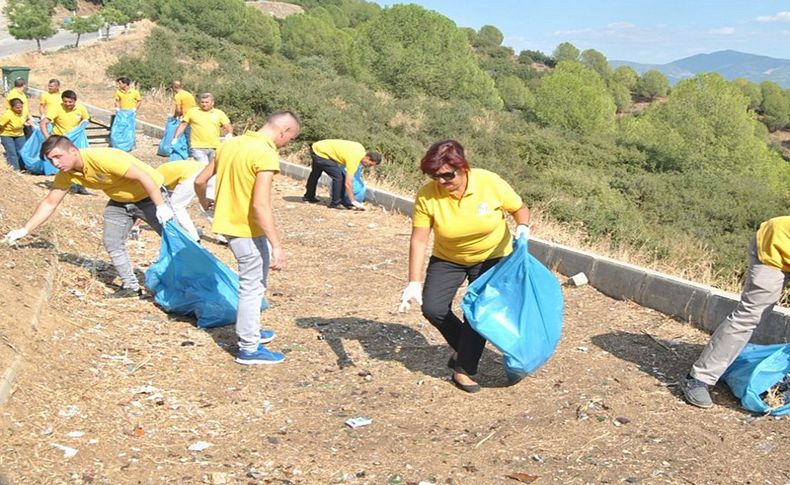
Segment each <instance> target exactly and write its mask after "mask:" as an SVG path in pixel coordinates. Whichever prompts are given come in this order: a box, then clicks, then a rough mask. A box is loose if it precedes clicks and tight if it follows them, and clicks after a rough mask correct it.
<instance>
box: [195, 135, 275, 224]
mask: <svg viewBox="0 0 790 485" xmlns="http://www.w3.org/2000/svg"><path fill="white" fill-rule="evenodd" d="M214 160H215V162H214V163H216V167H217V175H216V194H215V202H214V223H213V225H212V227H211V230H212V231H214V232H216V233H219V234H226V235H228V236H235V237H258V236H263V235H264V232H263V228H261V227H260V226H259V225H258V222H257V221H256V220H255V216H254V214H253V212H252V193H253V188H254V187H255V178H256V177H257V175H258V173H259V172H265V171H270V172H275V173H277V172H279V171H280V156H279V154H278V152H277V147H276V145H275V144H274V142H273V141H272V140H271V139H270V138H268V137H266V136H264V135H262V134H260V133H258V132H254V131H248V132H246V133H244V134H243V135H242V136H237V137H236V138H232V139H230V140H228V141H226V142H225V143H223V144H222V146H220V147H219V150H217V154H216V156H215V158H214Z"/></svg>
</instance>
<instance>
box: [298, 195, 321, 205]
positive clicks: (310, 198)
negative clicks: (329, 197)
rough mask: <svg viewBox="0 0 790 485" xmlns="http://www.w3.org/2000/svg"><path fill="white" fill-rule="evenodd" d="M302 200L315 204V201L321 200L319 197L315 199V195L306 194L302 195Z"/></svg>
mask: <svg viewBox="0 0 790 485" xmlns="http://www.w3.org/2000/svg"><path fill="white" fill-rule="evenodd" d="M302 202H308V203H310V204H317V203H319V202H321V201H320V200H319V199H317V198H316V197H308V196H306V195H305V196H303V197H302Z"/></svg>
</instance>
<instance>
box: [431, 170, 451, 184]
mask: <svg viewBox="0 0 790 485" xmlns="http://www.w3.org/2000/svg"><path fill="white" fill-rule="evenodd" d="M456 174H457V172H456V171H455V170H452V171H450V172H442V173H432V174H429V175H428V176H429V177H431V178H432V179H434V180H439V179H442V180H444V181H445V182H449V181H450V180H452V179H454V178H455V176H456Z"/></svg>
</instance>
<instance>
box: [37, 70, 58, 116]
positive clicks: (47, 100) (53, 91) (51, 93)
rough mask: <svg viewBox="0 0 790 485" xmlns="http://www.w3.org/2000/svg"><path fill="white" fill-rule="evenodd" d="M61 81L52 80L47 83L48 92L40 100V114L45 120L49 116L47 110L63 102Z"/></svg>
mask: <svg viewBox="0 0 790 485" xmlns="http://www.w3.org/2000/svg"><path fill="white" fill-rule="evenodd" d="M60 95H61V92H60V81H58V80H57V79H50V80H49V82H48V83H47V92H46V93H42V94H41V97H40V98H38V114H39V115H40V116H41V117H42V118H43V117H44V116H46V114H47V110H48V109H49V108H51V107H52V106H57V105H59V104H60V102H61V97H60Z"/></svg>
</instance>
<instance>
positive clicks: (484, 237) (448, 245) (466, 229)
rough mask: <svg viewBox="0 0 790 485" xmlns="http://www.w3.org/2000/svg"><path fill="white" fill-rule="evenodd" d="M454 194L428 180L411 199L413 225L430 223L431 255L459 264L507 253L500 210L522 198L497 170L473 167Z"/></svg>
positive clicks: (518, 205) (511, 209)
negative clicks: (458, 192) (458, 195)
mask: <svg viewBox="0 0 790 485" xmlns="http://www.w3.org/2000/svg"><path fill="white" fill-rule="evenodd" d="M467 177H468V182H467V186H466V192H465V193H464V195H463V197H461V198H460V199H458V198H456V197H454V196H452V195H451V194H450V193H449V192H448V191H447V190H445V189H444V188H442V187H441V186H440V185H439V184H437V183H436V182H434V181H431V182H428V183H427V184H425V185H424V186H423V187H422V188H421V189H420V190H419V192H417V199H416V200H415V201H414V212H413V214H412V224H413V225H414V227H428V228H432V229H433V232H434V239H433V255H434V256H436V257H437V258H440V259H444V260H445V261H450V262H453V263H457V264H462V265H473V264H477V263H480V262H483V261H486V260H488V259H492V258H500V257H503V256H507V255H508V254H510V253H511V252H512V251H513V247H512V244H511V236H510V231H508V228H507V223H506V222H505V212H507V213H513V212H515V211H517V210H519V209H520V208H521V207H522V206H523V205H524V203H523V202H522V200H521V197H520V196H519V195H518V194H517V193H516V192H515V191H514V190H513V188H511V187H510V185H509V184H508V183H507V182H505V181H504V180H502V178H500V177H499V175H497V174H495V173H493V172H489V171H487V170H482V169H479V168H473V169H471V170H470V171H469V172H468V174H467Z"/></svg>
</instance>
